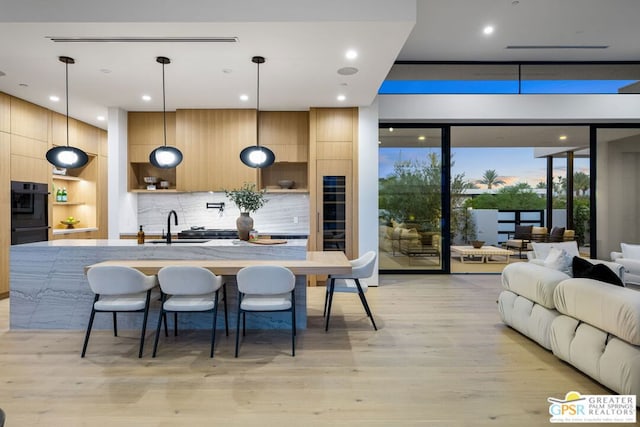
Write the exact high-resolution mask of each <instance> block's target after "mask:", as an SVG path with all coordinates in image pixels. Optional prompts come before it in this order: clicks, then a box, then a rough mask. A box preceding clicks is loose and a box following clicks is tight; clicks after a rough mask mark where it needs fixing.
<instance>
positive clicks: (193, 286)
mask: <svg viewBox="0 0 640 427" xmlns="http://www.w3.org/2000/svg"><path fill="white" fill-rule="evenodd" d="M158 281H159V282H160V291H161V294H160V301H161V309H160V313H159V314H158V326H157V328H156V338H155V341H154V343H153V356H152V357H156V352H157V350H158V340H159V338H160V326H161V323H162V319H163V318H165V322H166V314H167V313H173V327H174V335H178V313H180V312H182V313H187V312H188V313H197V312H200V313H202V312H209V313H212V314H213V322H212V323H213V325H212V328H211V352H210V355H209V357H213V349H214V347H215V343H216V326H217V318H218V305H219V301H220V298H219V291H220V288H222V292H223V295H222V301H223V302H224V323H225V331H226V334H227V336H228V335H229V325H228V321H227V297H226V287H225V285H224V284H223V283H222V277H221V276H217V275H215V274H213V273H212V272H211V271H209V270H207V269H206V268H203V267H197V266H184V265H172V266H167V267H163V268H161V269H160V271H158ZM165 334H166V329H165Z"/></svg>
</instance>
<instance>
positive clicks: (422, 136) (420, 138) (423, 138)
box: [418, 135, 427, 141]
mask: <svg viewBox="0 0 640 427" xmlns="http://www.w3.org/2000/svg"><path fill="white" fill-rule="evenodd" d="M425 139H427V138H426V137H425V136H424V135H420V136H419V137H418V141H424V140H425Z"/></svg>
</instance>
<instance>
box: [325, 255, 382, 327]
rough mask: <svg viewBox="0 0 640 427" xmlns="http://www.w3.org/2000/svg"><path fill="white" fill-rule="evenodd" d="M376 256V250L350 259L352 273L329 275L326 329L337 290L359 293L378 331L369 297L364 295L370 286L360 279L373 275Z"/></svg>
mask: <svg viewBox="0 0 640 427" xmlns="http://www.w3.org/2000/svg"><path fill="white" fill-rule="evenodd" d="M376 257H377V254H376V252H375V251H369V252H367V253H365V254H364V255H362V256H361V257H360V258H358V259H355V260H352V261H349V262H350V263H351V274H344V275H338V274H330V275H329V278H328V279H327V292H326V294H325V297H324V316H325V317H326V320H325V327H324V330H325V331H328V330H329V318H330V317H331V304H332V302H333V294H334V293H335V292H347V293H357V294H358V296H359V297H360V301H361V302H362V306H363V307H364V311H365V312H366V313H367V316H368V317H369V319H371V324H373V329H375V330H376V331H377V330H378V327H377V326H376V322H375V320H373V314H371V309H370V308H369V304H368V303H367V298H366V297H365V296H364V293H365V292H367V288H368V286H367V284H366V283H364V282H360V279H366V278H367V277H371V276H372V275H373V269H374V268H375V265H376Z"/></svg>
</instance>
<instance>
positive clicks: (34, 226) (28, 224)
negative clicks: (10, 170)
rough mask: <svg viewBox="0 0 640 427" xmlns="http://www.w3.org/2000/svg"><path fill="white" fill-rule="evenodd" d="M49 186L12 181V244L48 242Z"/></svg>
mask: <svg viewBox="0 0 640 427" xmlns="http://www.w3.org/2000/svg"><path fill="white" fill-rule="evenodd" d="M48 199H49V186H48V185H47V184H42V183H38V182H21V181H11V244H12V245H17V244H20V243H31V242H41V241H44V240H48V238H49V237H48V236H49V221H48V211H49V209H48V204H47V203H48Z"/></svg>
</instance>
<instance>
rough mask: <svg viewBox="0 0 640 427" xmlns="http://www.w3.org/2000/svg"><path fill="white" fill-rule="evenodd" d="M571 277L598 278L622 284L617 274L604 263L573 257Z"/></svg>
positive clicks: (602, 280) (613, 283)
mask: <svg viewBox="0 0 640 427" xmlns="http://www.w3.org/2000/svg"><path fill="white" fill-rule="evenodd" d="M572 268H573V277H576V278H581V277H582V278H587V279H593V280H599V281H601V282H605V283H610V284H612V285H616V286H624V283H623V282H622V280H621V279H620V277H618V275H617V274H616V273H615V272H614V271H613V270H611V269H610V268H609V267H607V266H606V265H604V264H593V263H591V262H589V261H587V260H586V259H583V258H580V257H573V264H572Z"/></svg>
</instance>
